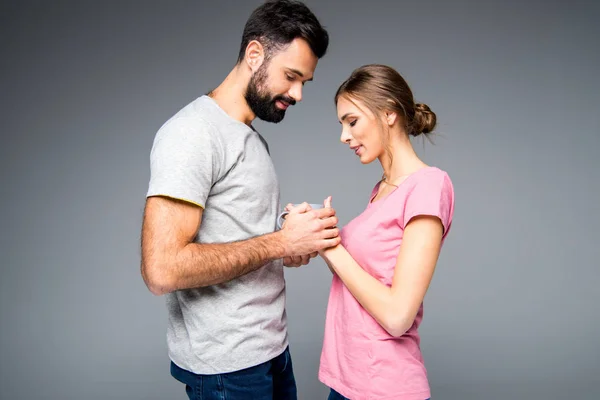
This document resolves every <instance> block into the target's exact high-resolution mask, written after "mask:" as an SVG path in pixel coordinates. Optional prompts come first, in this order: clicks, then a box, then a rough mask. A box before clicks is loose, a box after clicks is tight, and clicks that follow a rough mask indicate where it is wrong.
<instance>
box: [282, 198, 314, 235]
mask: <svg viewBox="0 0 600 400" xmlns="http://www.w3.org/2000/svg"><path fill="white" fill-rule="evenodd" d="M308 205H309V206H310V208H312V209H313V210H316V209H318V208H323V204H316V203H309V204H308ZM296 206H299V204H294V207H296ZM289 213H290V212H289V211H284V212H282V213H281V214H279V216H278V217H277V228H278V229H281V228H282V227H283V223H284V222H285V216H286V215H288V214H289Z"/></svg>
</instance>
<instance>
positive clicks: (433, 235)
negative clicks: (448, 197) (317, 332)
mask: <svg viewBox="0 0 600 400" xmlns="http://www.w3.org/2000/svg"><path fill="white" fill-rule="evenodd" d="M442 236H443V225H442V222H441V221H440V219H439V218H437V217H433V216H428V215H421V216H417V217H414V218H412V219H411V221H410V222H409V223H408V224H407V225H406V227H405V229H404V235H403V238H402V244H401V246H400V253H399V255H398V258H397V260H396V267H395V270H394V277H393V280H392V286H391V287H388V286H387V285H384V284H383V283H381V282H379V281H378V280H377V279H375V278H374V277H372V276H371V275H370V274H369V273H367V272H366V271H365V270H364V269H362V268H361V266H360V265H358V264H357V263H356V261H355V260H354V259H353V258H352V256H351V255H350V253H348V251H347V250H346V249H345V248H344V247H343V246H342V245H338V246H335V247H332V248H329V249H326V250H323V251H321V252H320V254H321V256H322V257H323V259H324V260H325V262H326V263H327V265H328V266H329V267H330V269H332V271H333V272H334V273H335V274H337V275H338V276H339V277H340V279H341V280H342V282H344V285H346V287H347V288H348V290H350V293H352V295H353V296H354V297H355V298H356V300H357V301H358V302H359V303H360V304H361V305H362V306H363V308H364V309H365V310H367V312H368V313H369V314H370V315H371V316H372V317H373V318H374V319H375V320H376V321H377V322H378V323H379V324H380V325H381V326H382V327H383V328H384V329H385V330H386V331H387V332H388V333H389V334H390V335H392V336H394V337H399V336H402V335H403V334H404V333H405V332H406V331H407V330H408V329H409V328H410V327H411V326H412V324H413V322H414V319H415V317H416V315H417V312H418V310H419V307H420V305H421V303H422V302H423V299H424V297H425V293H426V292H427V289H428V287H429V283H430V282H431V278H432V277H433V272H434V270H435V266H436V263H437V260H438V257H439V254H440V250H441V244H442Z"/></svg>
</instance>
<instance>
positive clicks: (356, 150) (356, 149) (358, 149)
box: [350, 146, 362, 156]
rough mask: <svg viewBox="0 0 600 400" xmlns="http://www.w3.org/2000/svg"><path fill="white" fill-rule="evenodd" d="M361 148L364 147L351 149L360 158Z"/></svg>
mask: <svg viewBox="0 0 600 400" xmlns="http://www.w3.org/2000/svg"><path fill="white" fill-rule="evenodd" d="M361 148H362V146H356V147H350V149H351V150H354V154H356V155H357V156H359V155H360V154H359V153H360V152H361Z"/></svg>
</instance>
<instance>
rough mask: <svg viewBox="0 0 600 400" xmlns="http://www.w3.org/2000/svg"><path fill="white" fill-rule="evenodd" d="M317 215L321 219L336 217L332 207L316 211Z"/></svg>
mask: <svg viewBox="0 0 600 400" xmlns="http://www.w3.org/2000/svg"><path fill="white" fill-rule="evenodd" d="M314 213H315V215H316V217H317V218H319V219H324V218H329V217H333V216H334V215H335V209H333V208H331V207H325V208H319V209H318V210H315V211H314Z"/></svg>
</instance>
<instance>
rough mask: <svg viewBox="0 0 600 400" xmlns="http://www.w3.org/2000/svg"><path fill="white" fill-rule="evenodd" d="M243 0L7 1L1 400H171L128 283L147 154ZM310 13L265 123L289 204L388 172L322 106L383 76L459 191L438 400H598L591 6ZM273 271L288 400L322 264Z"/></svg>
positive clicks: (432, 347) (199, 84)
mask: <svg viewBox="0 0 600 400" xmlns="http://www.w3.org/2000/svg"><path fill="white" fill-rule="evenodd" d="M238 3H241V4H238ZM594 3H595V4H594ZM257 4H259V1H245V2H237V1H233V0H229V1H223V0H220V1H213V2H203V1H188V2H181V1H180V2H177V3H176V2H167V1H163V2H160V3H158V2H142V1H137V2H134V1H119V2H117V1H96V2H92V1H86V2H77V1H71V2H56V1H54V2H44V1H35V2H32V1H18V2H17V1H9V2H6V1H2V4H1V6H0V46H1V49H0V50H1V54H2V55H1V59H0V68H1V77H0V93H1V108H0V110H1V113H2V118H1V120H0V129H1V132H2V142H1V144H0V165H1V171H2V196H1V201H2V204H1V205H2V207H1V212H2V216H1V217H2V218H1V221H2V225H3V226H2V231H1V232H2V235H1V242H0V246H1V248H0V254H1V256H2V261H1V266H2V275H1V279H0V285H1V286H0V289H1V290H0V296H1V297H0V302H1V314H0V317H1V319H0V324H1V338H0V340H1V342H0V344H1V347H0V349H1V355H2V357H0V368H1V373H0V397H1V398H2V399H10V400H12V399H33V398H38V399H184V398H185V394H184V391H183V386H182V385H180V384H179V383H177V382H176V381H174V380H173V379H172V378H171V377H170V376H169V369H168V367H169V364H168V358H167V354H166V344H165V332H166V313H165V306H164V299H163V298H161V297H154V296H152V295H151V294H150V293H149V291H147V289H146V287H145V286H144V283H143V281H142V279H141V277H140V273H139V259H140V252H139V236H140V226H141V215H142V209H143V205H144V195H145V191H146V189H147V183H148V178H149V151H150V147H151V144H152V140H153V137H154V134H155V132H156V130H157V129H158V128H159V126H160V125H161V124H162V123H163V122H164V121H165V120H166V119H168V118H169V117H170V116H171V115H172V114H173V113H175V112H176V111H177V110H178V109H179V108H181V107H182V106H184V105H185V104H187V103H188V102H189V101H191V100H192V99H194V98H195V97H197V96H199V95H201V94H203V93H204V92H206V91H207V90H209V89H211V88H213V87H214V86H216V85H217V84H218V83H219V82H221V80H222V79H223V78H224V77H225V75H226V74H227V72H228V71H229V70H230V68H231V67H232V66H233V64H234V61H235V58H236V55H237V51H238V46H239V41H240V37H241V32H242V28H243V25H244V22H245V21H246V18H247V17H248V15H249V13H250V12H251V10H252V9H253V8H254V7H255V6H256V5H257ZM308 4H309V5H310V6H312V8H313V10H314V11H315V13H316V14H317V15H318V16H319V18H320V19H321V21H322V22H323V24H325V25H326V27H327V28H328V29H329V32H330V34H331V47H330V51H329V53H328V54H327V56H326V57H325V58H324V59H323V60H322V61H321V62H320V64H319V66H318V68H317V71H316V74H315V82H313V83H309V84H307V86H306V90H305V99H304V101H303V102H302V103H300V104H298V105H297V106H295V107H292V108H291V109H290V110H289V111H288V116H287V117H286V119H285V120H284V122H283V123H281V124H279V125H271V124H266V123H262V122H258V123H257V127H258V128H259V129H260V130H261V131H262V132H263V133H264V135H265V136H266V137H267V139H268V140H269V142H270V146H271V150H272V155H273V159H274V162H275V164H276V167H277V168H278V173H279V177H280V179H281V184H282V186H281V188H282V201H283V202H289V201H304V200H306V201H309V202H318V201H321V200H322V199H323V198H325V197H326V196H327V195H330V194H331V195H332V196H333V202H334V206H335V207H336V208H337V210H338V213H339V216H340V219H341V224H342V225H343V224H344V223H346V222H348V221H349V220H350V219H351V218H352V217H353V216H355V215H357V214H358V213H359V212H361V210H362V209H363V207H364V206H365V205H366V202H367V199H368V195H369V193H370V190H371V188H372V186H373V184H374V183H375V182H376V180H377V179H378V178H379V176H380V173H381V171H380V170H379V167H378V165H376V164H373V165H369V166H363V165H361V164H360V163H359V162H358V160H357V159H356V157H355V156H353V154H352V153H351V152H350V151H348V149H347V148H346V147H345V146H343V145H341V144H340V143H339V141H338V140H339V134H340V126H339V124H338V123H337V120H336V114H335V108H334V105H333V101H332V98H333V94H334V92H335V90H336V88H337V86H338V85H339V84H340V83H341V82H342V81H343V80H344V79H345V78H346V77H347V76H348V75H349V73H350V72H351V71H352V69H354V68H356V67H358V66H360V65H362V64H366V63H373V62H377V63H385V64H389V65H391V66H393V67H395V68H397V69H398V70H399V71H400V72H401V73H402V74H403V75H404V76H405V78H406V79H407V81H408V82H409V83H410V85H411V86H412V88H413V89H414V92H415V94H416V97H417V100H419V101H422V102H425V103H427V104H429V105H430V106H431V108H432V109H433V110H434V111H435V112H436V113H437V115H438V117H439V121H440V124H439V134H438V135H437V136H436V137H435V138H434V140H435V145H431V144H430V143H428V142H427V141H422V140H417V141H415V146H416V148H417V150H418V152H419V154H420V155H421V156H422V157H423V159H424V160H425V161H426V162H428V163H430V164H433V165H437V166H439V167H441V168H443V169H445V170H447V171H448V172H449V174H450V175H451V177H452V179H453V182H454V185H455V189H456V212H455V217H454V225H453V231H452V233H451V235H450V237H449V238H448V241H447V242H446V245H445V247H444V249H443V252H442V255H441V258H440V261H439V266H438V269H437V272H436V274H435V277H434V280H433V283H432V285H431V288H430V291H429V293H428V295H427V297H426V301H425V319H424V321H423V325H422V329H421V333H422V347H423V353H424V356H425V358H426V363H427V367H428V370H429V376H430V379H431V385H432V390H433V394H434V396H433V397H434V398H435V399H443V400H453V399H457V400H458V399H479V398H486V399H492V400H496V399H497V400H500V399H502V400H504V399H571V398H586V399H591V398H598V397H600V389H599V387H598V386H597V385H594V384H593V380H594V379H595V378H597V377H598V376H599V375H600V344H599V341H598V337H599V333H600V332H599V331H600V329H599V328H600V327H599V320H598V316H599V312H598V310H597V303H598V301H599V300H600V296H599V295H598V291H597V290H596V286H597V285H598V283H599V278H600V275H599V272H598V259H599V256H600V254H599V250H598V249H599V248H600V246H599V245H598V239H599V235H598V227H599V226H600V211H599V208H598V196H599V195H600V190H599V182H598V175H599V174H598V172H599V171H600V161H598V159H597V158H596V157H597V155H596V153H597V152H598V150H599V148H600V146H599V145H600V139H599V133H600V132H599V131H600V124H599V117H598V114H599V111H600V96H599V91H600V85H599V80H598V76H597V72H598V71H599V70H600V56H599V52H598V43H597V38H598V37H600V25H598V23H597V20H598V17H599V16H600V12H599V11H600V7H599V6H598V3H597V2H592V1H591V0H590V1H562V2H559V1H528V2H527V5H523V4H520V2H517V1H471V2H466V1H452V2H450V1H442V0H439V1H412V2H399V1H397V2H392V1H374V0H370V1H369V2H366V1H347V0H346V1H339V2H333V1H317V0H312V1H309V2H308ZM286 276H287V282H288V288H289V291H288V293H289V297H288V313H289V321H290V340H291V349H292V352H293V356H294V363H295V370H296V376H297V380H298V385H299V394H300V398H301V399H319V398H321V399H324V398H325V396H326V393H327V389H326V388H325V387H324V386H323V385H322V384H321V383H319V382H318V380H317V376H316V373H317V367H318V361H319V354H320V349H321V340H322V330H323V323H324V314H325V307H326V300H327V294H328V289H329V283H330V273H329V271H328V270H327V268H326V266H325V264H324V263H323V262H321V261H320V260H315V261H314V262H313V263H311V264H310V265H309V266H307V267H304V268H302V269H299V270H288V271H287V272H286Z"/></svg>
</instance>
